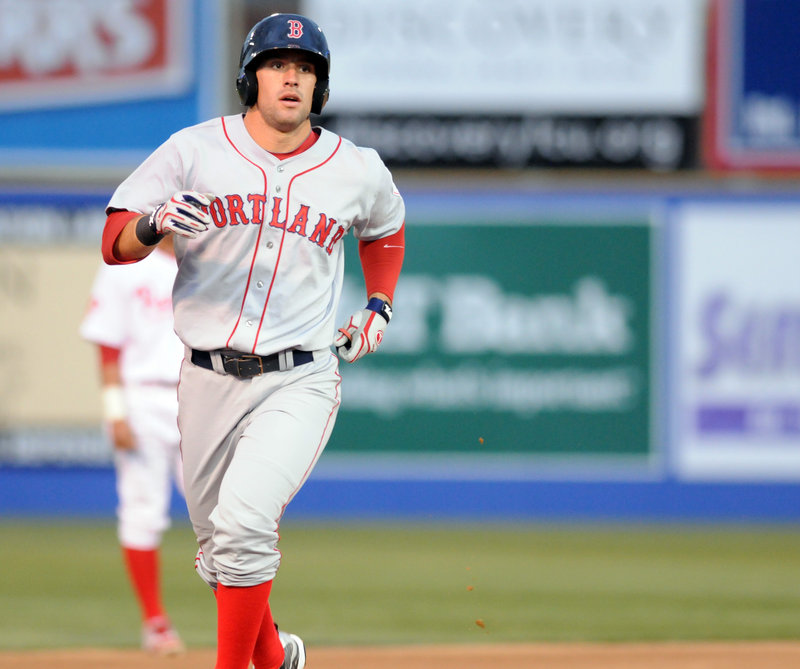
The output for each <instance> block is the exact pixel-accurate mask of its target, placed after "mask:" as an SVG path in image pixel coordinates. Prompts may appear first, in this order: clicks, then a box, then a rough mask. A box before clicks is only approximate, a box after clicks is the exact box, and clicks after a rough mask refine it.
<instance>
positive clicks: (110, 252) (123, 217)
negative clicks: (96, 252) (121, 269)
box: [100, 210, 141, 265]
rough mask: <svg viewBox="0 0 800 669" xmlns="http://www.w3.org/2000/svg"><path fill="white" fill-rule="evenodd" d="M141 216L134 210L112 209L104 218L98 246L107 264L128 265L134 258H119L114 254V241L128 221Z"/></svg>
mask: <svg viewBox="0 0 800 669" xmlns="http://www.w3.org/2000/svg"><path fill="white" fill-rule="evenodd" d="M137 216H141V214H137V213H136V212H134V211H127V210H118V211H112V212H111V213H110V214H109V215H108V217H107V218H106V226H105V227H104V228H103V240H102V243H101V245H100V248H101V250H102V252H103V260H104V261H105V262H106V264H107V265H130V264H131V263H134V262H137V261H136V260H121V259H119V258H117V257H116V256H115V255H114V242H116V241H117V237H119V235H120V233H121V232H122V228H124V227H125V226H126V225H127V224H128V221H130V220H131V219H134V218H136V217H137Z"/></svg>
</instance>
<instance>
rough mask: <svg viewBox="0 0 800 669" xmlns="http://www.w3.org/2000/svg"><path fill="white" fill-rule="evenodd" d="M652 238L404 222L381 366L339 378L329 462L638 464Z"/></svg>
mask: <svg viewBox="0 0 800 669" xmlns="http://www.w3.org/2000/svg"><path fill="white" fill-rule="evenodd" d="M651 238H652V228H651V225H650V223H649V222H648V221H647V220H641V221H637V222H633V223H631V222H628V221H623V222H616V223H614V222H612V223H604V224H599V223H594V222H592V223H584V222H582V221H578V222H560V221H554V222H546V223H541V222H537V223H536V224H526V223H508V224H503V223H501V224H490V223H485V224H478V223H476V224H463V225H461V224H449V223H448V224H423V225H412V224H409V226H408V227H407V231H406V245H407V249H406V260H405V264H404V267H403V274H402V277H401V280H400V283H399V285H398V288H397V292H396V294H395V300H394V304H395V309H394V314H395V316H394V318H393V320H392V322H391V324H390V325H389V327H388V328H387V332H386V337H385V339H384V343H383V345H382V346H381V348H380V349H379V351H378V353H376V354H375V355H371V356H368V357H367V358H365V359H362V360H360V361H358V362H357V363H355V364H353V365H348V364H347V363H342V364H341V372H342V378H343V382H342V397H343V400H342V409H341V411H340V413H339V421H338V424H337V427H336V430H335V431H334V436H333V439H332V440H331V443H330V445H329V447H328V448H329V449H330V450H331V451H337V452H365V451H369V452H372V453H387V454H390V453H395V454H397V453H417V454H421V453H428V454H437V453H438V454H464V455H471V454H478V453H480V454H492V455H510V454H515V455H519V454H530V455H539V456H559V457H562V458H564V457H568V458H573V457H578V456H591V457H593V458H596V457H597V456H613V457H617V456H647V455H649V454H650V449H651V442H650V431H651V400H652V398H651V365H652V361H651V337H652V332H651V312H650V305H651V261H650V259H651V244H652V240H651ZM347 246H348V253H350V254H351V255H350V256H349V257H348V259H347V261H348V275H347V279H346V285H345V292H344V297H343V310H353V309H355V308H359V307H360V306H363V302H364V293H363V287H362V286H363V281H362V279H361V275H360V265H359V262H358V257H357V254H356V252H355V249H354V247H355V245H354V244H348V245H347Z"/></svg>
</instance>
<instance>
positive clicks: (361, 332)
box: [333, 298, 392, 362]
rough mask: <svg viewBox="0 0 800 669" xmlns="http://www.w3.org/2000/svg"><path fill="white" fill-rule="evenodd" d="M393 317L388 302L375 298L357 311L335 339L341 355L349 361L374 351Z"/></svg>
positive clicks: (334, 341) (337, 349) (340, 329)
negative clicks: (364, 307)
mask: <svg viewBox="0 0 800 669" xmlns="http://www.w3.org/2000/svg"><path fill="white" fill-rule="evenodd" d="M391 318H392V308H391V306H389V304H388V303H387V302H384V301H383V300H379V299H377V298H373V299H371V300H370V301H369V303H368V304H367V307H366V309H362V310H361V311H357V312H356V313H354V314H353V315H352V316H350V320H348V321H347V324H345V325H344V326H343V327H341V328H339V332H338V334H337V335H336V337H335V338H334V340H333V345H334V346H335V347H336V351H337V352H338V353H339V357H340V358H341V359H342V360H346V361H347V362H355V361H356V360H358V359H359V358H362V357H364V356H365V355H366V354H367V353H374V352H375V351H376V350H377V349H378V346H380V344H381V341H383V333H384V331H385V330H386V326H387V325H389V321H390V320H391Z"/></svg>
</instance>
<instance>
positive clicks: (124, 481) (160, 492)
mask: <svg viewBox="0 0 800 669" xmlns="http://www.w3.org/2000/svg"><path fill="white" fill-rule="evenodd" d="M170 242H171V240H165V243H163V244H161V245H160V246H159V250H158V252H156V253H153V254H152V256H151V257H150V258H148V260H147V262H144V263H140V264H137V265H133V266H131V267H111V266H109V265H105V264H104V265H103V266H101V268H100V269H99V271H98V273H97V276H96V278H95V282H94V285H93V287H92V294H91V302H90V306H89V310H88V312H87V314H86V316H85V318H84V320H83V323H82V324H81V335H82V336H83V337H84V338H85V339H87V340H88V341H90V342H93V343H94V344H96V345H97V346H98V350H99V353H100V375H101V383H102V398H103V409H104V418H105V422H106V428H107V431H108V436H109V439H110V441H111V443H112V444H113V446H114V466H115V469H116V475H117V496H118V498H119V505H118V507H117V518H118V524H117V530H118V536H119V541H120V544H121V546H122V552H123V556H124V561H125V565H126V568H127V572H128V576H129V577H130V581H131V585H132V586H133V590H134V593H135V594H136V598H137V601H138V603H139V607H140V609H141V612H142V620H143V623H142V647H143V648H144V649H145V650H147V651H150V652H153V653H156V654H159V655H171V654H175V653H180V652H182V651H183V649H184V648H183V644H182V642H181V639H180V637H179V636H178V634H177V632H176V631H175V630H174V628H173V627H172V625H171V624H170V622H169V618H168V617H167V615H166V612H165V610H164V606H163V603H162V598H161V586H160V569H159V545H160V543H161V537H162V534H163V533H164V531H165V530H166V529H167V528H168V527H169V525H170V517H169V506H170V500H171V494H172V483H173V481H174V482H175V484H176V485H177V487H178V489H179V490H180V492H181V494H183V479H182V476H181V467H180V451H179V444H180V435H179V433H178V425H177V415H178V399H177V383H178V376H179V373H180V365H181V360H182V359H183V345H182V344H181V342H180V340H179V339H178V338H177V336H176V335H175V333H174V331H173V319H172V300H171V287H172V282H173V280H174V278H175V273H176V271H177V267H176V263H175V256H174V253H173V251H172V245H171V243H170Z"/></svg>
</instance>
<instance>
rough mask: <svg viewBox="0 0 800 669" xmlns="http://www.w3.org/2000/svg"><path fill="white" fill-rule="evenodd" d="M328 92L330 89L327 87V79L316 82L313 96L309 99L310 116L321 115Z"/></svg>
mask: <svg viewBox="0 0 800 669" xmlns="http://www.w3.org/2000/svg"><path fill="white" fill-rule="evenodd" d="M330 92H331V89H330V88H329V87H328V80H327V79H322V80H321V81H318V82H317V85H316V86H315V87H314V96H313V97H312V98H311V113H312V114H321V113H322V108H323V107H324V106H325V103H326V102H327V101H328V96H329V95H330Z"/></svg>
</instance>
